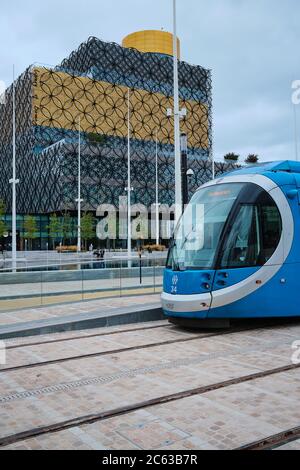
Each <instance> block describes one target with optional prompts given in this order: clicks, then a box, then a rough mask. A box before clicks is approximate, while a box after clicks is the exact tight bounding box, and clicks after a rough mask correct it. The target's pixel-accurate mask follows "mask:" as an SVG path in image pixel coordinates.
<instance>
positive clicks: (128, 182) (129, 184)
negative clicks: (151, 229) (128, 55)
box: [127, 88, 132, 259]
mask: <svg viewBox="0 0 300 470" xmlns="http://www.w3.org/2000/svg"><path fill="white" fill-rule="evenodd" d="M127 130H128V135H127V254H128V258H129V259H130V258H131V256H132V253H131V191H132V188H131V166H130V151H131V149H130V137H131V135H130V89H129V88H128V95H127Z"/></svg>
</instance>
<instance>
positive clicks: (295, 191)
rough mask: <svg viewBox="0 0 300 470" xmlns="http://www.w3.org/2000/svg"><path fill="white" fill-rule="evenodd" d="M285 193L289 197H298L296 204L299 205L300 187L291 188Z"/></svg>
mask: <svg viewBox="0 0 300 470" xmlns="http://www.w3.org/2000/svg"><path fill="white" fill-rule="evenodd" d="M286 195H287V197H288V198H289V199H295V198H298V204H299V205H300V189H291V190H290V191H288V192H287V193H286Z"/></svg>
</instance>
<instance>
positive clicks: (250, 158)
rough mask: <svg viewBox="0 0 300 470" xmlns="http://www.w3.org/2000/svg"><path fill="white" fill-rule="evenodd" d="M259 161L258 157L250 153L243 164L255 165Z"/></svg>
mask: <svg viewBox="0 0 300 470" xmlns="http://www.w3.org/2000/svg"><path fill="white" fill-rule="evenodd" d="M258 160H259V156H258V155H255V154H254V153H250V155H248V157H247V158H246V160H245V163H257V162H258Z"/></svg>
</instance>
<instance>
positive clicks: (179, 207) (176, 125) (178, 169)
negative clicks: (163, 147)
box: [173, 0, 182, 223]
mask: <svg viewBox="0 0 300 470" xmlns="http://www.w3.org/2000/svg"><path fill="white" fill-rule="evenodd" d="M173 54H174V146H175V222H176V223H177V222H178V221H179V218H180V216H181V212H182V194H181V162H180V160H181V159H180V116H181V113H180V110H179V86H178V48H177V11H176V0H173Z"/></svg>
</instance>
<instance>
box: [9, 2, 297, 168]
mask: <svg viewBox="0 0 300 470" xmlns="http://www.w3.org/2000/svg"><path fill="white" fill-rule="evenodd" d="M1 3H2V4H1V12H0V15H1V16H0V39H1V48H0V80H4V81H5V82H6V83H8V84H9V83H10V82H11V70H12V64H13V63H15V66H16V72H17V73H18V74H20V73H21V72H22V71H23V70H24V69H25V68H26V67H27V66H28V65H29V64H32V63H35V62H37V63H43V64H50V65H56V64H58V63H59V62H60V61H61V60H62V59H63V58H64V57H66V56H68V55H69V53H70V52H71V51H72V50H74V49H76V48H77V47H78V46H79V44H80V43H81V42H83V41H85V40H86V39H87V38H88V37H89V36H97V37H99V38H100V39H103V40H106V41H114V42H118V43H121V41H122V38H123V37H124V36H126V35H127V34H128V33H130V32H133V31H137V30H140V29H161V28H164V29H165V30H171V29H172V1H171V0H126V1H125V0H110V1H109V0H85V1H82V2H80V1H77V0H51V1H47V2H38V1H37V0H26V1H24V0H23V1H22V0H14V1H11V2H5V4H3V3H4V2H1ZM177 3H178V35H179V37H180V39H181V47H182V58H183V59H184V60H186V61H188V62H191V63H193V64H200V65H203V66H205V67H207V68H211V69H212V72H213V102H214V110H213V115H214V153H215V156H216V158H217V159H221V158H222V156H223V155H224V154H225V153H226V152H229V151H234V152H237V153H239V154H240V155H241V157H242V158H244V157H245V156H247V154H248V153H250V152H251V153H258V154H259V155H260V157H261V159H262V160H278V159H294V158H295V136H294V119H293V107H292V104H291V83H292V81H293V80H296V79H300V67H299V54H300V26H299V25H300V1H299V0H285V1H283V0H251V1H250V0H177ZM299 108H300V107H299ZM297 112H298V116H299V117H298V133H299V134H300V109H298V108H297Z"/></svg>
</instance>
